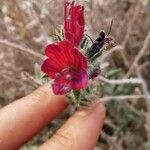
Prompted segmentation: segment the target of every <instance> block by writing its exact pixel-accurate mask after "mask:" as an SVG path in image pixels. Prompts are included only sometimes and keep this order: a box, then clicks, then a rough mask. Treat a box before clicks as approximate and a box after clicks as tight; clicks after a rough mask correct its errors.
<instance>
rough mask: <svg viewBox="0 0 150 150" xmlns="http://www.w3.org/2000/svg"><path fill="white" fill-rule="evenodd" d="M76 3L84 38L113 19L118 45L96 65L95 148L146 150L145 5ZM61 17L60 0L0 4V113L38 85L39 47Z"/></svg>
mask: <svg viewBox="0 0 150 150" xmlns="http://www.w3.org/2000/svg"><path fill="white" fill-rule="evenodd" d="M80 1H81V0H80ZM81 3H83V5H84V6H85V16H86V30H87V33H88V35H90V36H91V37H92V39H95V38H96V37H97V36H98V34H99V32H100V31H101V30H104V31H106V32H107V31H108V30H109V27H110V22H111V20H112V19H113V21H114V24H113V27H112V32H111V36H112V37H113V39H114V40H115V41H116V43H117V46H116V47H114V48H112V49H110V50H109V51H108V52H107V53H105V54H104V55H103V56H102V57H101V60H100V66H101V68H102V76H101V77H100V79H99V82H98V84H99V86H98V87H99V88H98V89H96V90H97V91H96V92H97V94H98V95H99V97H102V99H103V101H107V102H106V107H107V118H106V120H105V124H104V127H103V131H102V134H101V136H100V137H99V140H98V142H97V145H96V147H95V149H96V150H150V95H149V91H150V1H149V0H82V1H81ZM62 14H63V0H39V1H37V0H0V109H1V108H2V107H4V106H5V105H7V104H9V103H11V102H13V101H14V100H16V99H18V98H21V97H23V96H25V95H27V94H28V93H30V92H31V91H33V90H34V89H36V88H37V87H38V86H39V84H40V81H39V77H40V71H39V70H40V64H41V62H42V59H43V56H42V55H43V47H44V46H45V45H46V44H47V43H49V42H52V41H53V39H54V36H55V34H56V30H59V29H60V28H61V26H62V24H63V15H62ZM103 74H104V75H105V76H103ZM132 78H134V79H132ZM71 113H72V107H69V108H68V109H67V110H66V111H65V112H64V113H63V114H62V115H61V116H60V117H59V118H57V119H56V120H54V121H53V122H52V123H51V124H49V125H48V126H47V127H46V128H45V129H44V130H43V131H41V133H39V134H38V135H37V136H36V137H34V138H33V139H32V140H31V141H29V143H27V144H25V145H24V146H23V147H22V148H21V150H34V149H36V148H37V147H38V145H40V144H41V143H43V142H44V141H46V140H47V139H48V138H50V137H51V136H52V135H53V133H55V131H56V130H57V129H58V128H59V127H60V126H61V125H62V124H63V123H64V121H65V120H66V119H67V118H68V117H69V116H70V115H71ZM91 130H92V129H91Z"/></svg>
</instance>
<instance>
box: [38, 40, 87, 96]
mask: <svg viewBox="0 0 150 150" xmlns="http://www.w3.org/2000/svg"><path fill="white" fill-rule="evenodd" d="M45 54H46V56H47V57H48V58H47V59H46V60H45V61H44V63H43V65H42V67H41V69H42V71H43V72H44V73H46V74H47V75H48V76H49V77H50V78H52V79H54V83H53V84H52V88H53V91H54V93H55V94H66V93H67V92H69V91H71V90H72V89H73V90H80V89H83V88H86V87H87V85H88V75H87V71H86V70H87V60H86V58H85V57H84V55H83V54H82V53H81V52H79V50H78V49H77V48H76V47H75V46H74V45H73V44H72V43H70V42H69V41H66V40H64V41H60V42H59V43H57V44H50V45H48V46H47V47H46V49H45Z"/></svg>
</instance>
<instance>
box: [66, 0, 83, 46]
mask: <svg viewBox="0 0 150 150" xmlns="http://www.w3.org/2000/svg"><path fill="white" fill-rule="evenodd" d="M84 26H85V21H84V7H83V6H81V5H79V4H76V3H75V1H74V0H73V1H72V3H69V2H67V1H66V0H64V36H65V39H67V40H69V41H70V42H71V43H73V44H74V45H75V46H78V45H79V44H80V42H81V40H82V38H83V36H84Z"/></svg>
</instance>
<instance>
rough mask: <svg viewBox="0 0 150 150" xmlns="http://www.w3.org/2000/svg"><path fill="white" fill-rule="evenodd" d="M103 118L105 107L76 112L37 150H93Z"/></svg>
mask: <svg viewBox="0 0 150 150" xmlns="http://www.w3.org/2000/svg"><path fill="white" fill-rule="evenodd" d="M104 118H105V107H104V106H103V104H100V103H99V104H97V105H96V106H94V107H92V109H86V110H80V111H78V112H76V113H75V114H74V115H73V116H72V117H71V118H70V119H69V120H68V121H67V122H66V123H65V124H64V125H63V126H62V128H61V129H60V130H58V132H57V133H56V134H55V135H54V136H53V137H52V138H51V139H50V140H49V141H47V142H46V143H44V144H43V145H42V146H40V147H39V150H54V149H55V150H93V149H94V147H95V145H96V142H97V139H98V136H99V134H100V130H101V128H102V126H103V121H104Z"/></svg>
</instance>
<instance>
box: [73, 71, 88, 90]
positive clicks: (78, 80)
mask: <svg viewBox="0 0 150 150" xmlns="http://www.w3.org/2000/svg"><path fill="white" fill-rule="evenodd" d="M87 86H88V74H87V72H86V70H85V69H81V70H80V71H79V72H78V73H76V74H75V75H74V79H73V80H72V89H73V90H80V89H83V88H86V87H87Z"/></svg>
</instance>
